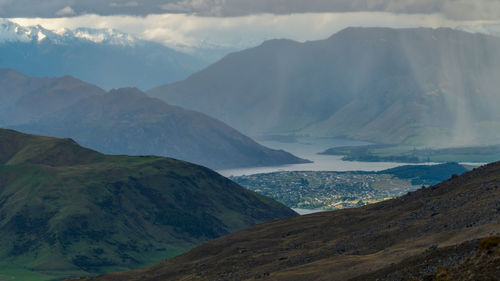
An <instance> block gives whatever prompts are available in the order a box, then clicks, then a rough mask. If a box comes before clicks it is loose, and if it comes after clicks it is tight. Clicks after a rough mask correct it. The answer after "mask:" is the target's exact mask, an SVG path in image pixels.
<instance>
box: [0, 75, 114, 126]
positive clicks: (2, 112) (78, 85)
mask: <svg viewBox="0 0 500 281" xmlns="http://www.w3.org/2000/svg"><path fill="white" fill-rule="evenodd" d="M104 93H105V91H104V90H102V89H101V88H99V87H97V86H94V85H91V84H88V83H85V82H83V81H80V80H78V79H75V78H73V77H71V76H64V77H61V78H57V79H54V78H36V77H29V76H26V75H24V74H22V73H19V72H16V71H14V70H11V69H0V99H1V101H2V102H1V103H0V126H5V125H15V124H23V123H27V122H31V121H35V120H38V119H39V118H41V117H43V116H45V115H47V114H50V113H54V112H56V111H58V110H61V109H62V108H64V107H66V106H69V105H72V104H73V103H75V102H77V101H79V100H80V99H83V98H85V97H90V96H94V95H102V94H104Z"/></svg>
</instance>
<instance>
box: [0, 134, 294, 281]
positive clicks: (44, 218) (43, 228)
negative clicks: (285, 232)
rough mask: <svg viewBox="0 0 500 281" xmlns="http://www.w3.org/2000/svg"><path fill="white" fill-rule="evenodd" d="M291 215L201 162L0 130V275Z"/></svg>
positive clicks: (131, 256)
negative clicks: (107, 151) (106, 151)
mask: <svg viewBox="0 0 500 281" xmlns="http://www.w3.org/2000/svg"><path fill="white" fill-rule="evenodd" d="M293 215H295V213H294V212H293V211H291V210H290V209H288V208H286V207H285V206H283V205H281V204H280V203H277V202H275V201H273V200H271V199H269V198H266V197H263V196H260V195H257V194H255V193H253V192H250V191H247V190H245V189H244V188H242V187H240V186H239V185H237V184H235V183H233V182H231V181H230V180H228V179H226V178H224V177H222V176H220V175H219V174H217V173H215V172H213V171H211V170H209V169H207V168H204V167H201V166H197V165H193V164H190V163H187V162H183V161H178V160H174V159H170V158H162V157H151V156H148V157H129V156H108V155H103V154H100V153H97V152H95V151H92V150H89V149H86V148H83V147H80V146H79V145H78V144H77V143H75V142H74V141H72V140H71V139H55V138H48V137H39V136H32V135H25V134H21V133H18V132H15V131H11V130H3V129H0V236H1V237H2V239H1V240H0V261H1V262H0V275H2V274H3V275H7V276H9V275H14V276H16V274H18V275H17V277H18V278H21V277H22V275H23V274H28V273H29V274H33V273H32V272H31V271H34V272H35V273H36V272H38V273H44V274H48V276H75V275H79V276H81V275H88V274H95V273H101V272H107V271H114V270H123V269H131V268H136V267H141V266H146V265H148V264H152V263H154V262H158V261H160V260H162V259H165V258H167V257H172V256H175V255H177V254H180V253H182V252H184V251H186V250H188V249H190V248H192V247H194V246H196V245H198V244H200V243H202V242H204V241H207V240H209V239H212V238H215V237H219V236H221V235H225V234H228V233H231V232H234V231H236V230H239V229H241V228H244V227H247V226H250V225H253V224H256V223H260V222H263V221H267V220H272V219H276V218H281V217H288V216H293ZM14 269H17V270H18V271H19V272H21V273H15V274H13V273H9V272H18V271H16V270H14ZM6 272H7V273H6ZM30 272H31V273H30ZM47 278H49V277H47ZM19 280H23V279H22V278H21V279H19ZM28 280H29V279H28Z"/></svg>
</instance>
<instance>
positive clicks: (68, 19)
mask: <svg viewBox="0 0 500 281" xmlns="http://www.w3.org/2000/svg"><path fill="white" fill-rule="evenodd" d="M499 15H500V1H498V0H307V1H305V0H251V1H249V0H141V1H133V0H44V1H39V0H0V17H3V18H8V19H11V20H13V21H15V22H17V23H19V24H22V25H36V24H40V25H42V26H43V27H45V28H48V29H52V30H60V29H64V28H69V29H74V28H77V27H90V28H112V29H117V30H119V31H122V32H126V33H130V34H132V35H134V36H136V37H138V38H141V39H146V40H152V41H156V42H160V43H163V44H165V45H167V46H170V47H174V48H177V49H189V48H191V47H194V48H207V47H227V48H246V47H251V46H254V45H258V44H260V43H261V42H262V41H265V40H268V39H273V38H288V39H293V40H297V41H307V40H317V39H323V38H326V37H329V36H330V35H332V34H333V33H335V32H337V31H339V30H341V29H343V28H345V27H348V26H382V27H419V26H422V27H433V28H436V27H452V28H455V27H460V26H468V27H471V26H473V27H474V26H482V27H483V30H484V26H485V25H486V26H497V25H498V26H500V16H499ZM472 30H474V29H472Z"/></svg>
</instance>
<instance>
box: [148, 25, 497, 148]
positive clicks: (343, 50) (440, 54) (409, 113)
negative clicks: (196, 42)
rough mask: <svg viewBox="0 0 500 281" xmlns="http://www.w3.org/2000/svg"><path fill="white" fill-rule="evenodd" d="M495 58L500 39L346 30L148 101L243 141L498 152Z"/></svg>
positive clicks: (250, 54) (206, 73)
mask: <svg viewBox="0 0 500 281" xmlns="http://www.w3.org/2000/svg"><path fill="white" fill-rule="evenodd" d="M499 50H500V38H497V37H493V36H488V35H482V34H472V33H467V32H463V31H458V30H453V29H448V28H439V29H427V28H412V29H390V28H347V29H344V30H342V31H340V32H338V33H336V34H334V35H333V36H331V37H330V38H327V39H325V40H319V41H311V42H305V43H299V42H294V41H291V40H271V41H267V42H264V43H263V44H262V45H260V46H258V47H256V48H252V49H247V50H244V51H241V52H237V53H233V54H230V55H227V56H226V57H224V58H223V59H222V60H220V61H218V62H217V63H215V64H213V65H211V66H209V67H207V68H205V69H204V70H202V71H200V72H197V73H195V74H193V75H191V76H190V77H189V78H187V79H186V80H184V81H181V82H176V83H172V84H168V85H165V86H161V87H158V88H156V89H153V90H151V91H150V92H149V94H150V95H152V96H155V97H159V98H162V99H163V100H165V101H167V102H169V103H171V104H175V105H179V106H183V107H186V108H189V109H193V110H197V111H201V112H204V113H206V114H208V115H211V116H213V117H216V118H218V119H220V120H222V121H224V122H226V123H228V124H229V125H230V126H233V127H235V128H236V129H238V130H241V131H242V132H244V133H246V134H249V135H308V136H313V137H347V138H352V139H361V140H368V141H372V142H378V143H387V144H399V143H407V144H418V145H428V146H439V147H441V146H455V145H471V144H474V145H480V144H494V143H498V138H499V135H498V132H500V130H499V129H500V115H499V111H498V110H497V109H496V104H498V103H499V102H500V96H499V95H498V94H497V89H498V87H499V86H500V85H499V82H498V77H499V75H500V51H499Z"/></svg>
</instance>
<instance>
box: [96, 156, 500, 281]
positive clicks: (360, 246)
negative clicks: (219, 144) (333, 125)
mask: <svg viewBox="0 0 500 281" xmlns="http://www.w3.org/2000/svg"><path fill="white" fill-rule="evenodd" d="M499 186H500V163H494V164H490V165H486V166H483V167H480V168H477V169H475V170H473V171H471V172H468V173H465V174H463V175H461V176H456V177H452V178H451V179H449V180H447V181H444V182H442V183H440V184H438V185H435V186H431V187H428V188H424V189H420V190H418V191H415V192H411V193H409V194H407V195H405V196H403V197H400V198H398V199H393V200H388V201H384V202H380V203H377V204H373V205H368V206H364V207H361V208H356V209H344V210H339V211H333V212H323V213H316V214H311V215H307V216H300V217H294V218H288V219H281V220H277V221H273V222H268V223H265V224H261V225H257V226H254V227H250V228H248V229H245V230H243V231H240V232H237V233H234V234H230V235H227V236H224V237H221V238H218V239H215V240H212V241H210V242H208V243H205V244H203V245H202V246H200V247H197V248H195V249H193V250H191V251H189V252H188V253H186V254H183V255H181V256H178V257H175V258H172V259H169V260H167V261H165V262H162V263H159V264H157V265H155V266H152V267H149V268H146V269H143V270H139V271H128V272H122V273H116V274H108V275H103V276H101V277H97V278H91V279H88V280H92V281H101V280H106V281H118V280H120V281H121V280H127V281H135V280H141V281H152V280H186V281H187V280H217V279H221V280H261V279H262V280H273V281H278V280H283V281H285V280H286V281H295V280H297V281H299V280H330V281H332V280H333V281H335V280H339V281H340V280H349V279H351V278H355V277H358V276H361V275H363V274H368V273H371V272H375V271H377V270H380V269H382V268H385V267H387V266H389V265H391V264H393V263H394V264H396V263H399V262H401V261H402V260H404V259H405V258H409V257H412V256H417V255H420V254H422V253H424V252H425V251H426V250H429V249H430V250H433V249H441V248H443V247H448V246H453V245H458V244H461V243H463V242H465V241H469V240H473V239H475V238H480V237H487V236H491V233H496V232H498V230H499V229H500V206H499V204H498V202H499V199H500V188H499ZM494 247H497V246H496V245H494ZM495 249H496V248H495ZM448 257H450V258H452V257H453V255H452V254H450V255H446V256H445V258H448ZM491 257H493V256H491ZM481 260H482V261H481ZM494 260H495V261H498V258H497V257H495V259H494ZM477 261H479V262H478V263H477V264H474V262H471V263H469V264H468V265H466V266H468V267H469V268H470V269H474V270H477V269H479V268H480V267H479V266H482V265H485V268H488V270H495V266H498V263H496V265H495V262H494V263H493V264H492V266H491V265H489V261H493V260H489V259H487V256H483V257H478V259H477ZM429 265H432V263H431V264H429ZM496 268H497V269H496V270H498V267H496ZM457 270H458V271H455V270H452V271H450V272H451V274H455V275H450V276H457V275H459V272H460V270H461V269H460V268H459V269H457ZM464 270H465V269H464ZM463 272H465V271H463ZM411 278H412V276H411V275H410V276H405V279H404V280H411ZM361 280H365V279H361ZM383 280H386V279H383ZM397 280H401V279H397ZM417 280H422V279H417ZM425 280H427V279H425ZM431 280H432V279H431ZM450 280H455V279H453V278H451V279H450ZM459 280H462V279H459ZM467 280H471V281H472V280H489V279H474V278H469V279H467Z"/></svg>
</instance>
